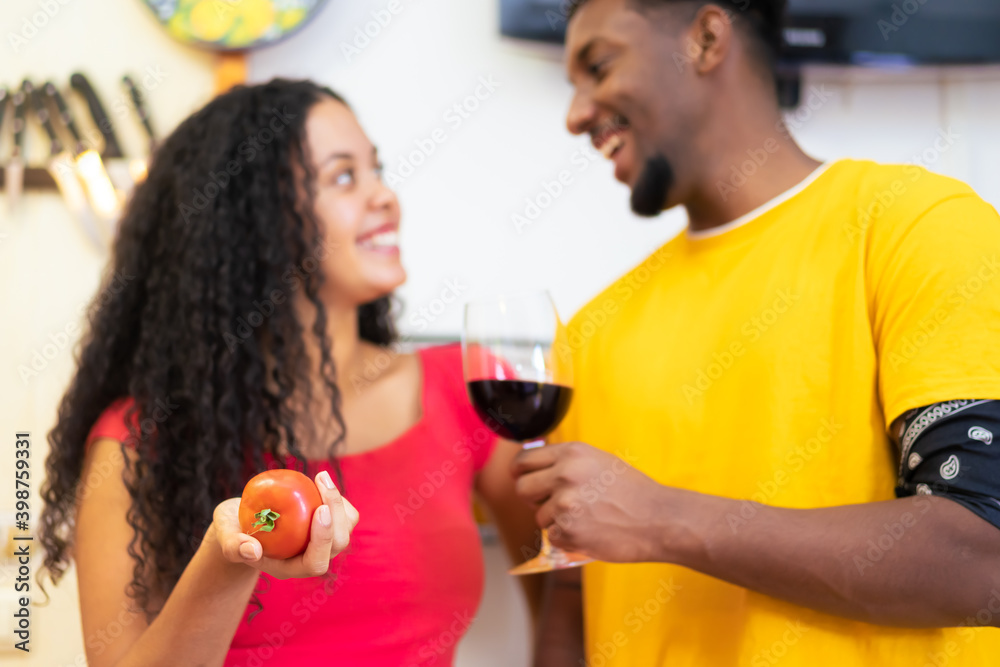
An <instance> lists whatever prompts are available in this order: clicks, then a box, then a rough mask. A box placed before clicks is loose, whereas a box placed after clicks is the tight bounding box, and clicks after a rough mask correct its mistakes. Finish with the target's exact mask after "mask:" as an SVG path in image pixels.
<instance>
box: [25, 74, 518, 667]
mask: <svg viewBox="0 0 1000 667" xmlns="http://www.w3.org/2000/svg"><path fill="white" fill-rule="evenodd" d="M380 174H381V165H380V163H379V161H378V157H377V155H376V151H375V149H374V147H373V146H372V144H371V142H370V141H369V139H368V137H367V136H366V135H365V133H364V132H363V130H362V129H361V127H360V126H359V125H358V122H357V119H356V118H355V117H354V115H353V114H352V113H351V111H350V109H349V108H348V107H347V105H346V104H345V103H344V101H343V100H342V99H341V98H340V97H338V96H337V95H336V94H334V93H333V92H332V91H330V90H328V89H326V88H321V87H319V86H316V85H315V84H312V83H310V82H305V81H287V80H274V81H271V82H269V83H266V84H263V85H258V86H253V87H242V86H241V87H237V88H235V89H234V90H232V91H230V92H228V93H226V94H224V95H222V96H220V97H218V98H217V99H215V100H213V101H212V102H211V103H209V104H208V105H207V106H205V107H204V108H203V109H201V110H200V111H198V112H197V113H195V114H194V115H193V116H191V117H190V118H188V119H187V120H186V121H184V122H183V123H182V124H181V125H180V126H179V127H178V128H177V130H176V131H174V133H173V134H172V135H171V136H170V137H169V138H168V139H167V140H166V141H165V142H164V143H163V144H162V146H161V147H160V148H159V149H158V151H157V154H156V156H155V158H154V160H153V163H152V165H151V168H150V170H149V175H148V178H147V180H146V181H145V182H144V183H143V184H142V185H141V186H139V188H138V189H137V191H136V192H135V194H134V197H133V199H132V201H131V203H130V204H129V207H128V210H127V213H126V215H125V216H124V219H123V221H122V223H121V226H120V231H119V236H118V240H117V242H116V246H115V249H114V258H113V266H112V267H111V270H110V275H111V276H114V277H120V278H121V279H120V280H118V284H119V285H121V284H122V283H124V287H121V288H120V289H119V290H118V291H117V293H115V294H112V295H110V297H109V298H104V299H102V302H101V305H100V306H96V307H95V309H94V312H93V313H92V315H91V319H90V332H89V335H88V336H87V338H86V339H85V341H84V344H83V348H82V352H81V355H80V360H79V368H78V370H77V374H76V376H75V378H74V379H73V382H72V384H71V386H70V388H69V390H68V391H67V393H66V396H65V397H64V398H63V401H62V404H61V406H60V409H59V420H58V423H57V424H56V427H55V428H54V430H53V431H52V433H51V435H50V440H51V445H52V453H51V455H50V458H49V460H48V463H47V473H48V478H47V482H46V485H45V488H44V489H43V497H44V499H45V502H46V507H45V510H44V513H43V516H42V534H41V540H42V542H43V544H44V546H45V547H46V550H47V553H46V560H45V567H46V569H47V571H48V572H49V573H50V574H51V575H52V577H53V579H54V580H55V581H58V580H59V578H60V576H61V574H62V573H63V572H64V570H65V568H66V567H67V565H68V560H69V558H70V555H71V549H72V556H73V558H74V560H75V562H76V565H77V569H78V579H79V587H80V604H81V609H82V618H83V630H84V636H85V638H86V643H87V658H88V664H90V665H91V666H92V667H106V666H111V665H114V666H116V667H125V666H127V665H141V666H143V667H152V666H155V665H171V666H176V665H194V664H201V665H223V664H224V665H227V666H230V665H233V666H235V665H241V666H243V665H247V666H249V665H262V664H265V663H266V664H267V665H268V666H269V667H280V666H284V665H297V666H298V665H300V664H301V661H302V660H306V659H308V660H310V661H312V663H311V664H337V665H362V664H363V665H366V666H377V665H386V666H388V665H392V666H393V667H399V666H400V665H411V664H413V665H449V664H451V662H452V656H453V652H454V645H455V639H456V637H457V636H460V635H461V634H462V633H464V631H465V630H466V629H467V627H468V621H469V620H470V619H471V618H472V617H473V616H474V615H475V610H476V607H477V606H478V602H479V596H480V593H481V589H482V582H483V572H482V565H481V554H480V546H479V539H478V532H477V529H476V525H475V522H474V520H473V517H472V514H471V504H470V499H471V492H472V490H473V489H475V490H476V491H477V492H478V493H479V494H480V495H481V497H482V498H483V499H484V500H485V501H486V503H487V504H488V506H489V507H490V508H491V510H492V513H493V515H494V518H495V519H496V521H497V524H498V526H499V528H500V531H501V534H502V535H503V536H504V538H505V542H506V543H507V544H508V546H509V547H510V548H511V551H512V552H513V553H516V554H518V557H519V558H520V557H523V556H522V555H521V554H522V553H527V552H528V551H530V549H531V547H532V546H533V543H534V524H533V519H532V510H531V509H530V508H528V507H526V506H523V505H522V504H521V503H520V502H519V501H517V500H516V498H515V496H514V492H513V480H512V478H511V475H510V473H509V463H510V459H511V458H512V457H513V455H514V454H515V453H516V451H517V448H516V446H515V445H513V443H506V442H503V443H499V444H498V443H497V442H496V438H495V437H494V436H492V435H491V434H490V433H489V431H488V430H487V429H486V428H485V427H484V426H482V425H481V424H480V423H479V422H478V421H477V419H476V417H475V414H474V412H473V410H472V408H471V406H469V404H468V402H467V399H466V398H465V394H464V385H463V382H462V372H461V356H460V352H459V349H458V348H457V347H455V346H449V347H443V348H435V349H428V350H424V351H422V352H420V353H418V354H397V353H395V352H394V351H393V349H392V348H390V344H391V343H392V342H393V341H394V338H395V331H394V327H393V323H392V319H391V313H390V300H389V297H390V295H391V293H392V291H393V290H394V289H395V288H397V287H398V286H399V285H400V284H402V282H403V281H404V279H405V277H406V274H405V272H404V270H403V267H402V265H401V264H400V258H399V248H398V226H399V205H398V202H397V200H396V197H395V195H394V194H393V193H392V191H390V190H389V189H388V188H387V187H386V186H385V185H384V184H383V183H382V181H381V179H380ZM116 279H117V278H116ZM108 284H109V285H110V282H109V283H108ZM105 296H107V295H105ZM272 467H290V468H297V469H299V470H303V471H305V472H306V473H307V474H308V475H310V476H311V477H314V479H315V483H316V485H317V488H318V489H319V490H320V493H321V495H322V498H323V500H324V505H323V506H321V507H320V508H319V509H318V510H317V511H316V513H315V515H314V516H313V519H312V524H311V531H312V532H311V541H310V544H309V547H308V549H307V551H306V552H305V554H303V555H302V556H299V557H296V558H291V559H287V560H281V561H276V560H273V559H269V558H264V557H262V555H261V548H260V544H259V542H257V540H256V539H255V538H253V537H251V536H249V535H246V534H243V533H241V532H240V528H239V524H238V521H237V519H236V511H237V508H238V505H239V499H238V496H239V495H240V493H241V491H242V489H243V486H244V484H245V483H246V481H247V480H248V479H249V478H250V477H251V476H252V475H253V474H255V473H257V472H259V471H262V470H264V469H266V468H272ZM334 480H337V482H336V483H335V482H334ZM338 486H340V487H341V488H343V490H344V494H345V496H348V497H350V499H351V501H350V502H348V500H346V498H345V497H344V496H341V494H340V492H339V490H338ZM355 508H356V509H355ZM359 514H360V520H359ZM352 529H353V533H352ZM525 546H526V547H527V550H525V549H523V548H522V547H525ZM338 554H339V555H338ZM331 559H333V560H332V562H331ZM458 621H461V622H458ZM448 637H450V638H451V640H450V642H449V641H445V639H446V638H448ZM317 660H319V662H318V663H317V662H316V661H317Z"/></svg>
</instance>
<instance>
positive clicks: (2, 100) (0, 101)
mask: <svg viewBox="0 0 1000 667" xmlns="http://www.w3.org/2000/svg"><path fill="white" fill-rule="evenodd" d="M9 97H10V92H8V90H7V87H6V86H0V139H2V137H3V119H4V116H5V115H6V113H7V102H8V101H9V100H8V98H9Z"/></svg>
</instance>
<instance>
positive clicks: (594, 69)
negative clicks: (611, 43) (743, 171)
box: [587, 58, 608, 79]
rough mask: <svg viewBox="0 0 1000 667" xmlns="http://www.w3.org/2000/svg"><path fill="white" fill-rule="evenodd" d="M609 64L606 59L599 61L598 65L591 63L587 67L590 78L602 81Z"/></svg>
mask: <svg viewBox="0 0 1000 667" xmlns="http://www.w3.org/2000/svg"><path fill="white" fill-rule="evenodd" d="M607 64H608V59H607V58H605V59H604V60H598V61H597V62H596V63H591V64H590V65H588V66H587V73H588V74H590V76H592V77H594V78H595V79H600V78H601V77H602V76H603V75H604V73H605V69H606V67H605V66H606V65H607Z"/></svg>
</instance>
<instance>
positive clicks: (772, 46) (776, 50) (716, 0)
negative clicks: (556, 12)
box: [568, 0, 788, 75]
mask: <svg viewBox="0 0 1000 667" xmlns="http://www.w3.org/2000/svg"><path fill="white" fill-rule="evenodd" d="M586 2H587V0H571V2H570V9H569V16H568V18H572V17H573V14H575V13H576V11H577V10H578V9H579V8H580V7H581V6H582V5H584V4H585V3H586ZM628 2H629V3H630V4H632V5H633V6H635V7H636V8H637V9H639V10H640V11H641V10H649V9H657V8H660V7H664V6H666V5H672V4H673V5H680V4H682V3H683V4H688V5H691V6H692V7H693V8H695V9H700V8H701V7H703V6H705V5H718V6H719V7H722V8H723V9H727V10H730V11H731V13H732V16H733V18H734V25H742V26H743V27H745V28H747V29H748V32H749V33H750V35H751V36H752V37H753V38H754V41H755V45H756V46H757V47H758V48H757V49H755V50H756V51H757V53H758V55H759V56H760V60H761V61H762V64H763V65H765V66H766V67H767V70H768V71H769V72H770V73H771V74H772V75H773V74H774V69H775V64H776V62H777V58H778V55H779V54H780V53H781V49H782V44H783V42H782V28H783V27H784V19H785V6H786V5H787V4H788V3H787V0H628Z"/></svg>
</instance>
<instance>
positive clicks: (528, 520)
mask: <svg viewBox="0 0 1000 667" xmlns="http://www.w3.org/2000/svg"><path fill="white" fill-rule="evenodd" d="M520 451H521V445H519V444H517V443H515V442H511V441H509V440H498V441H497V444H496V447H494V449H493V453H492V454H491V455H490V459H489V461H487V462H486V465H485V466H483V469H482V470H480V471H479V475H478V476H477V478H476V491H477V492H478V493H479V495H480V497H481V498H482V499H483V501H484V502H485V503H486V506H487V508H488V509H489V511H490V515H491V517H492V518H493V521H494V522H495V523H496V526H497V529H498V530H499V532H500V538H501V539H502V540H503V543H504V546H505V547H506V548H507V553H508V554H509V555H510V558H511V561H512V562H513V563H515V564H516V563H523V562H524V561H526V560H528V559H529V558H532V557H533V556H535V555H536V554H537V553H538V549H539V546H540V545H541V532H540V531H539V529H538V526H537V525H536V524H535V510H534V508H533V507H531V506H530V505H529V504H527V503H526V502H524V501H523V500H521V499H520V498H519V497H518V496H517V494H516V493H515V491H514V483H515V480H514V475H513V474H512V473H511V466H512V464H513V461H514V457H515V456H517V454H518V452H520ZM518 579H519V580H520V583H521V586H522V587H523V588H524V594H525V596H526V597H527V601H528V608H529V609H530V610H531V618H532V626H533V627H534V626H535V625H536V624H537V622H538V618H539V610H540V609H541V602H542V592H543V587H544V585H545V580H544V578H543V577H542V576H541V575H529V576H522V577H518Z"/></svg>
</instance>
